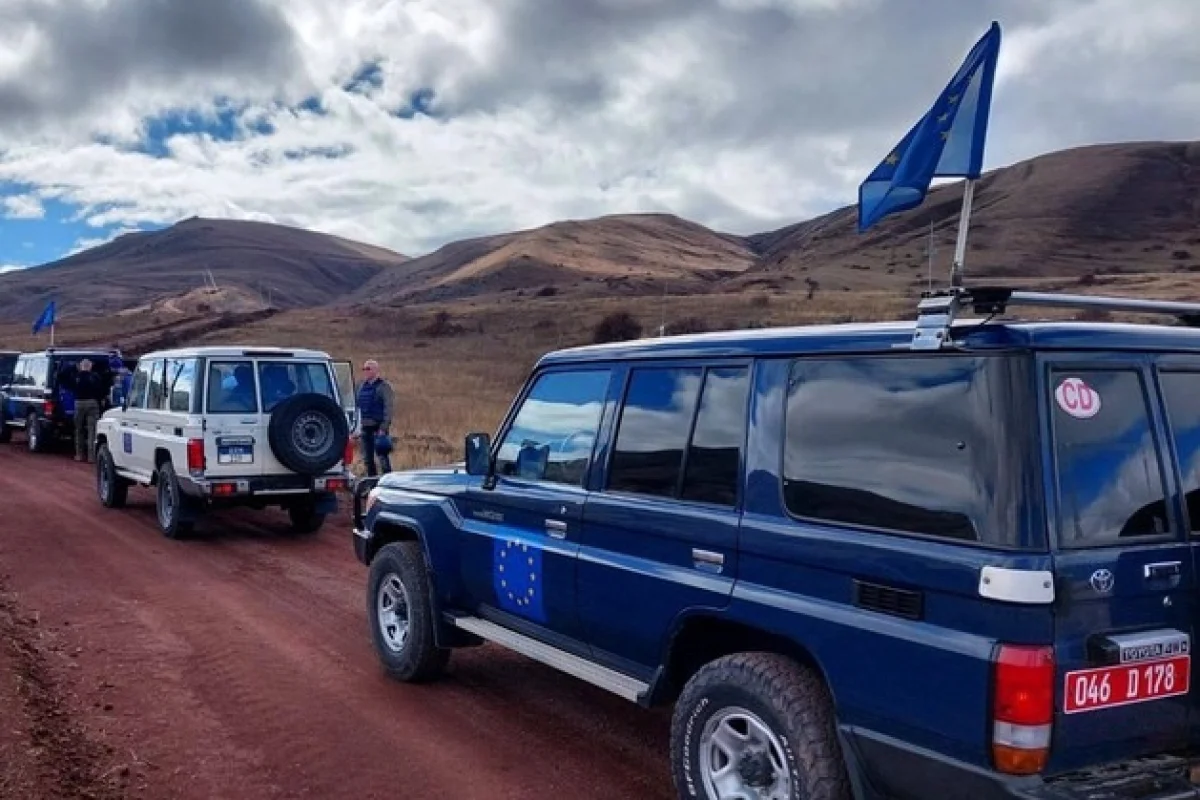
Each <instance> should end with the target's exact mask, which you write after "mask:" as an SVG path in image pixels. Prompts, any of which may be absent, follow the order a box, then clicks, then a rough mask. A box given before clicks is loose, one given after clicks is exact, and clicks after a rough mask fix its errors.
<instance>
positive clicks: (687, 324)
mask: <svg viewBox="0 0 1200 800" xmlns="http://www.w3.org/2000/svg"><path fill="white" fill-rule="evenodd" d="M708 329H709V328H708V323H707V322H705V321H704V320H702V319H700V318H699V317H684V318H683V319H677V320H673V321H671V322H668V323H667V329H666V333H667V335H669V336H678V335H680V334H685V333H707V332H708Z"/></svg>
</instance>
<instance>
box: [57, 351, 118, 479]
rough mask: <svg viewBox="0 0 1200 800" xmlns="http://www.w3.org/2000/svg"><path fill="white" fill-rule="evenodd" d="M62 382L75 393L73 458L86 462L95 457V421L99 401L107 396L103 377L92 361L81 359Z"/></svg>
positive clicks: (106, 387)
mask: <svg viewBox="0 0 1200 800" xmlns="http://www.w3.org/2000/svg"><path fill="white" fill-rule="evenodd" d="M64 378H65V380H64V382H65V383H66V384H67V385H68V387H69V388H70V389H71V391H72V392H73V393H74V395H75V460H76V461H83V460H84V458H85V457H86V458H87V460H88V462H89V463H90V462H92V461H93V460H94V458H95V440H96V421H97V420H98V419H99V418H100V403H101V402H103V401H104V399H105V398H106V397H107V396H108V386H106V385H105V384H106V382H105V380H104V379H103V378H101V377H100V376H99V375H98V374H96V373H95V372H93V371H92V362H91V361H89V360H88V359H86V358H84V359H81V360H80V362H79V364H78V365H77V366H76V368H75V371H74V374H70V375H67V376H64Z"/></svg>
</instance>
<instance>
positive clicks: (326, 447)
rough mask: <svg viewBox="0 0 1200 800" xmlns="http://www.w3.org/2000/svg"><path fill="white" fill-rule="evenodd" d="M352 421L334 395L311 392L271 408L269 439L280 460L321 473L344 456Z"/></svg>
mask: <svg viewBox="0 0 1200 800" xmlns="http://www.w3.org/2000/svg"><path fill="white" fill-rule="evenodd" d="M349 438H350V424H349V423H348V422H347V421H346V412H345V411H344V410H343V409H342V407H341V406H339V405H338V404H337V403H335V402H334V401H333V400H332V399H331V398H329V397H326V396H325V395H323V394H316V393H315V392H310V393H306V394H297V395H293V396H292V397H289V398H288V399H287V400H284V401H283V402H282V403H280V404H279V405H277V406H275V408H273V409H272V410H271V422H270V424H269V425H268V427H267V442H268V444H270V446H271V452H272V453H274V454H275V458H276V459H278V460H279V463H280V464H282V465H283V466H285V467H287V468H288V469H290V470H291V471H292V472H297V473H299V474H301V475H320V474H322V473H324V472H328V471H329V470H331V469H333V467H334V466H336V465H337V463H338V462H339V461H341V460H342V456H343V455H345V453H346V442H347V440H348V439H349Z"/></svg>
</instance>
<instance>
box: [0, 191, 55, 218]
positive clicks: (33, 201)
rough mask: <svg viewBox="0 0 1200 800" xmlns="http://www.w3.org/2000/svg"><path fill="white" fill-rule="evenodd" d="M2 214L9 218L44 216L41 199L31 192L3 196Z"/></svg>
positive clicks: (44, 210) (44, 211)
mask: <svg viewBox="0 0 1200 800" xmlns="http://www.w3.org/2000/svg"><path fill="white" fill-rule="evenodd" d="M2 205H3V207H4V210H3V215H4V216H5V217H8V218H9V219H41V218H42V217H44V216H46V209H45V208H44V207H43V206H42V201H41V200H39V199H38V198H37V197H35V196H34V195H31V194H14V195H9V196H8V197H5V198H3V203H2Z"/></svg>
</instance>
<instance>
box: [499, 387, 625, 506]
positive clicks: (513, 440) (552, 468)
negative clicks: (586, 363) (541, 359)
mask: <svg viewBox="0 0 1200 800" xmlns="http://www.w3.org/2000/svg"><path fill="white" fill-rule="evenodd" d="M608 383H609V371H608V370H606V369H605V370H599V369H596V370H579V371H567V372H548V373H546V374H544V375H541V376H539V377H538V378H537V380H536V382H535V383H534V385H533V388H532V389H531V390H530V392H529V394H528V395H527V396H526V398H525V401H524V402H523V403H522V404H521V408H520V409H519V410H518V411H517V414H516V416H515V418H514V420H513V424H512V427H511V428H510V429H509V431H508V433H507V434H506V435H505V437H504V439H503V441H502V442H501V444H500V449H499V451H498V454H497V458H496V469H497V472H498V473H499V474H500V475H511V476H515V477H520V478H528V479H532V480H544V481H551V482H554V483H564V484H568V485H572V486H582V485H583V480H584V476H585V475H586V474H587V468H588V464H589V462H590V461H591V457H592V448H593V446H594V444H595V441H596V433H597V430H598V429H599V427H600V414H601V411H602V410H603V408H604V399H605V396H606V395H607V394H608Z"/></svg>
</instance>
